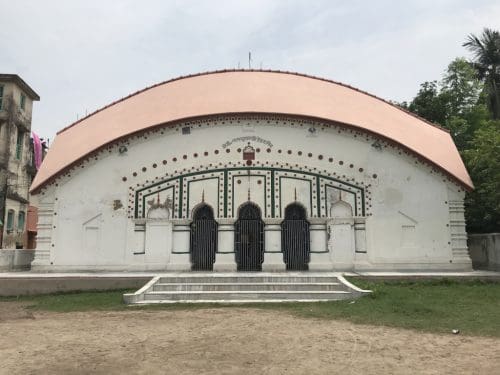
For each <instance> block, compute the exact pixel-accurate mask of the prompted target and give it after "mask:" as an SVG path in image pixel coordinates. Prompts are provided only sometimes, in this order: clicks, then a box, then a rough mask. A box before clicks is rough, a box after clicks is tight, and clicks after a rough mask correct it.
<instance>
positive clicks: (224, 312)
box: [0, 302, 500, 375]
mask: <svg viewBox="0 0 500 375" xmlns="http://www.w3.org/2000/svg"><path fill="white" fill-rule="evenodd" d="M0 373H1V374H9V375H11V374H340V373H342V374H500V339H493V338H483V337H468V336H463V335H451V334H450V335H437V334H424V333H416V332H413V331H410V330H402V329H395V328H387V327H373V326H363V325H354V324H351V323H348V322H343V321H328V320H316V319H303V318H298V317H295V316H293V315H290V314H288V313H282V312H275V311H268V310H257V309H246V308H234V309H233V308H228V309H203V310H190V311H158V310H156V311H138V310H133V309H131V310H130V311H125V312H85V313H84V312H78V313H49V312H35V313H31V312H29V311H26V310H24V309H23V305H22V304H19V303H12V302H0Z"/></svg>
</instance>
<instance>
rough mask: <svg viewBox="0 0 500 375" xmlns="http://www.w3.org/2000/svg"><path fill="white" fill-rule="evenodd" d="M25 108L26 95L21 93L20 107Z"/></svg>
mask: <svg viewBox="0 0 500 375" xmlns="http://www.w3.org/2000/svg"><path fill="white" fill-rule="evenodd" d="M24 108H26V95H24V94H21V109H23V110H24Z"/></svg>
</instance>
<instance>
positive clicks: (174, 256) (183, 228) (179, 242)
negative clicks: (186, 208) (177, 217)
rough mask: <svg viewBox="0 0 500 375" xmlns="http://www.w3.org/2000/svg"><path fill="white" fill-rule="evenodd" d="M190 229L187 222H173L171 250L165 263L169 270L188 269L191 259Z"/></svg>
mask: <svg viewBox="0 0 500 375" xmlns="http://www.w3.org/2000/svg"><path fill="white" fill-rule="evenodd" d="M190 234H191V230H190V228H189V223H187V222H185V223H184V222H180V223H175V222H174V223H173V229H172V243H173V244H172V252H171V253H170V259H169V261H168V264H167V270H169V271H190V270H191V260H190V253H189V240H190V239H189V237H190Z"/></svg>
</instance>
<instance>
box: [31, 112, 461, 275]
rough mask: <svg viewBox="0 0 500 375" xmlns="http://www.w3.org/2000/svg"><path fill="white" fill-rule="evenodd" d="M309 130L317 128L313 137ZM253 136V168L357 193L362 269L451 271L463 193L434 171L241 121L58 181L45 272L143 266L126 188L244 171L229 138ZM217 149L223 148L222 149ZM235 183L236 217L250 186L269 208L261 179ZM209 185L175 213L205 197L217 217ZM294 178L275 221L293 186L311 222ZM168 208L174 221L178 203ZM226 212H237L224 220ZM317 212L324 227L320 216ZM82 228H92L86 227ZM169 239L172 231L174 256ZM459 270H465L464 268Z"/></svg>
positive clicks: (373, 151)
mask: <svg viewBox="0 0 500 375" xmlns="http://www.w3.org/2000/svg"><path fill="white" fill-rule="evenodd" d="M103 126H105V124H103ZM185 126H190V127H191V131H190V134H187V135H184V134H182V131H181V128H182V127H185ZM310 128H314V129H315V131H314V132H311V131H310V130H309V129H310ZM253 136H255V137H260V138H261V139H262V140H263V141H262V142H270V143H271V144H272V146H270V145H269V144H266V143H262V142H260V141H259V140H251V141H250V143H251V145H252V146H253V147H254V148H259V149H260V152H257V153H256V160H255V162H254V166H256V167H271V166H273V167H280V168H285V169H291V170H293V171H292V172H291V173H290V174H289V175H288V176H287V178H288V177H293V174H294V173H295V172H297V175H298V176H299V177H300V173H301V171H300V169H302V171H304V170H307V171H308V172H311V173H317V174H320V175H328V174H329V175H331V177H335V178H338V179H340V180H342V181H345V182H348V183H350V184H353V185H356V186H359V187H363V188H364V189H365V191H366V196H365V200H366V216H367V219H366V257H364V256H363V268H372V269H412V268H414V269H432V268H443V269H444V268H453V252H452V245H451V233H450V211H449V207H448V200H449V195H450V194H451V195H454V199H455V200H458V201H460V200H462V201H463V194H464V193H463V190H462V189H461V188H460V187H458V186H457V185H456V184H454V183H453V182H451V181H449V180H448V178H446V177H445V176H444V175H443V174H442V173H440V172H438V171H436V170H433V168H432V167H430V166H429V165H427V164H424V163H422V162H420V161H418V160H417V159H416V158H415V157H413V156H411V155H409V154H406V153H405V152H404V151H403V150H400V149H398V148H397V147H392V146H390V145H388V144H386V143H385V142H383V141H380V140H379V141H378V143H379V144H381V146H382V148H381V149H380V150H378V149H377V148H375V147H373V146H372V145H373V144H374V142H375V141H376V140H375V138H373V137H371V136H368V135H366V134H363V133H361V132H356V131H353V130H345V129H344V128H341V127H338V126H333V125H325V124H321V123H313V122H308V121H304V120H283V119H277V118H261V119H256V118H254V119H249V118H245V117H240V118H234V117H233V118H232V119H231V118H220V119H214V120H210V121H208V120H207V121H200V122H192V123H190V124H180V125H178V126H176V127H173V128H162V129H160V128H158V129H157V130H155V131H150V132H148V133H144V134H142V135H141V136H138V137H134V138H131V139H128V140H125V141H123V142H121V143H120V144H117V145H114V146H110V147H109V148H108V149H105V150H104V151H102V152H100V153H99V154H98V155H97V156H96V157H91V158H89V159H88V160H87V161H86V162H85V163H84V164H82V165H81V166H76V167H75V168H74V169H73V170H71V171H69V173H68V174H67V175H66V176H63V177H61V178H59V179H58V180H57V181H56V184H57V185H52V186H51V187H50V188H49V189H46V192H45V193H42V194H47V195H48V196H49V197H52V198H53V199H54V202H55V205H54V214H55V215H54V218H55V221H56V222H57V225H56V228H53V229H52V233H51V246H50V251H51V254H50V261H51V262H52V263H53V264H52V265H50V264H49V263H47V261H45V265H46V266H49V267H48V268H49V269H79V268H83V269H89V268H90V269H95V268H106V269H142V268H143V265H144V257H141V256H137V255H134V254H133V253H134V252H137V249H136V247H137V236H136V235H135V233H134V227H135V223H136V221H137V220H134V219H133V218H131V217H130V215H131V212H132V211H131V210H130V209H129V208H130V207H132V206H133V204H134V197H133V195H131V194H130V193H131V192H132V191H133V189H135V188H138V187H139V185H141V186H142V185H143V184H145V185H151V184H153V183H155V182H159V181H161V180H162V179H165V178H168V177H170V176H174V175H178V174H187V173H194V172H200V171H204V170H207V176H206V177H210V176H209V174H210V170H212V169H216V168H224V167H234V166H235V165H244V164H243V163H244V162H243V160H242V155H241V153H238V152H237V149H238V148H243V147H244V146H245V145H246V144H247V143H248V140H247V139H245V140H234V139H238V138H240V137H253ZM233 140H234V141H233ZM227 143H230V145H227ZM223 144H226V147H222V145H223ZM120 145H125V146H126V147H127V152H125V153H124V154H120V153H119V152H118V147H119V146H120ZM226 148H227V149H229V152H226ZM267 149H270V152H267ZM215 150H218V153H217V154H216V153H215ZM278 150H281V152H278ZM288 150H290V151H291V153H288ZM205 152H208V156H205V155H204V153H205ZM299 152H300V153H301V155H299ZM195 153H196V154H197V157H195V156H194V154H195ZM309 153H310V154H311V156H309V155H308V154H309ZM174 158H176V160H177V161H174ZM330 158H333V162H330V161H329V159H330ZM164 160H166V162H167V163H166V165H165V164H164V163H163V161H164ZM340 162H342V163H340ZM143 168H145V170H144V171H143ZM134 173H135V174H136V175H134ZM375 175H376V177H375ZM237 178H239V179H241V184H238V185H236V184H235V185H234V191H232V192H231V194H232V195H233V196H234V199H235V211H236V209H237V207H238V205H239V204H241V203H243V202H244V201H246V200H248V189H249V188H250V190H251V192H250V195H251V199H252V200H254V201H256V202H257V203H258V204H259V205H263V204H264V203H263V200H264V197H265V196H266V197H267V199H268V202H270V201H269V199H270V196H271V195H272V194H276V191H265V189H266V187H265V186H266V185H265V184H260V185H259V184H258V183H257V181H258V179H260V177H254V176H250V177H246V176H244V175H243V176H242V177H237ZM124 179H126V181H124ZM208 181H209V182H206V183H201V182H195V183H192V184H191V185H192V186H191V190H190V193H189V202H188V205H189V207H190V209H189V210H188V209H187V207H185V208H184V207H182V206H181V209H182V210H184V209H185V210H186V211H185V212H184V211H183V216H190V214H191V213H190V212H188V211H191V209H192V207H194V206H195V205H196V204H198V203H200V202H201V199H202V194H203V191H204V195H205V200H206V201H207V202H209V203H210V204H211V205H212V206H213V207H214V213H215V215H216V216H217V217H219V218H220V217H221V216H222V215H223V212H224V207H223V206H224V205H223V202H220V199H219V200H217V196H216V194H222V192H221V191H220V190H221V189H222V186H219V187H218V188H219V189H217V184H214V183H213V182H210V181H212V180H208ZM214 181H215V180H214ZM296 181H298V182H294V183H290V184H288V185H287V184H285V183H284V187H283V191H282V194H281V196H280V197H277V198H275V204H276V210H275V212H276V214H277V215H278V216H279V212H280V211H281V210H282V209H283V208H284V207H285V205H286V204H287V203H289V202H292V201H293V200H294V199H295V190H297V200H298V201H299V202H301V203H303V204H304V206H305V207H307V209H308V213H309V215H310V216H312V217H315V216H317V197H312V198H313V199H309V200H308V199H307V198H308V197H307V194H308V193H306V192H308V189H309V187H308V186H307V185H308V183H307V184H306V183H303V182H301V181H299V180H296ZM218 190H219V191H218ZM172 191H173V190H172ZM152 193H154V187H153V188H152ZM184 194H187V193H186V191H184ZM155 197H156V195H155ZM177 198H178V197H176V198H175V199H177ZM280 198H281V199H282V206H281V209H279V202H278V200H279V199H280ZM217 204H219V207H218V209H217ZM327 204H328V202H326V201H325V200H324V197H323V199H322V200H321V201H320V207H321V211H322V213H323V212H326V211H327V208H326V205H327ZM120 205H121V206H122V207H120ZM311 206H312V207H311ZM261 208H262V211H263V214H264V209H263V207H261ZM173 211H174V212H173V213H174V215H175V217H178V207H177V205H176V206H175V207H174V210H173ZM234 215H236V213H233V214H232V215H230V216H234ZM268 216H270V214H268ZM322 216H323V217H324V220H325V222H326V219H327V218H326V215H325V214H322ZM89 223H90V224H89ZM86 225H87V226H88V225H90V227H91V228H90V229H88V230H85V228H86ZM92 228H93V229H92ZM86 232H90V237H89V238H90V239H89V241H91V242H92V241H93V242H92V244H95V246H94V245H93V246H90V247H89V246H86V245H85V244H86V243H87V244H88V243H89V242H85V241H86V237H85V236H86V235H85V233H86ZM87 234H89V233H87ZM175 238H176V234H175V228H174V236H173V239H174V240H173V241H174V244H173V249H174V251H175V249H176V244H175ZM52 245H53V246H52ZM42 246H43V245H42ZM183 247H184V246H183ZM353 258H354V257H353ZM43 264H44V262H41V263H40V264H39V265H40V266H43ZM461 267H467V264H466V262H465V263H462V265H461Z"/></svg>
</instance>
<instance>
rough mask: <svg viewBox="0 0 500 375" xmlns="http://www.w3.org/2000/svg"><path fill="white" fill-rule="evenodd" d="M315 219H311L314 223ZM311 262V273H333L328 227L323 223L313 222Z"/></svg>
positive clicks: (311, 230) (311, 226)
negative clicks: (328, 244) (328, 245)
mask: <svg viewBox="0 0 500 375" xmlns="http://www.w3.org/2000/svg"><path fill="white" fill-rule="evenodd" d="M312 220H313V219H311V221H312ZM309 228H310V232H311V260H310V261H309V271H332V270H333V265H332V261H331V259H330V253H329V252H328V247H327V243H328V234H327V226H326V224H325V223H324V221H323V222H320V223H315V222H311V225H310V227H309Z"/></svg>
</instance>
